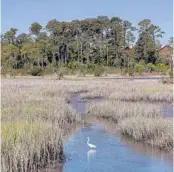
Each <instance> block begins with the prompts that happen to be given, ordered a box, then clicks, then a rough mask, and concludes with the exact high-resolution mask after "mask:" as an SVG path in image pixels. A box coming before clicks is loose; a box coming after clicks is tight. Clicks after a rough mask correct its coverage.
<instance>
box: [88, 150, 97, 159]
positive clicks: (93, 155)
mask: <svg viewBox="0 0 174 172" xmlns="http://www.w3.org/2000/svg"><path fill="white" fill-rule="evenodd" d="M95 156H96V150H95V149H90V150H89V151H88V152H87V158H88V161H90V160H92V159H94V158H95Z"/></svg>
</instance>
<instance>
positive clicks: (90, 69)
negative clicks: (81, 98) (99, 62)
mask: <svg viewBox="0 0 174 172" xmlns="http://www.w3.org/2000/svg"><path fill="white" fill-rule="evenodd" d="M87 68H88V72H89V73H94V72H95V64H93V63H89V64H88V67H87Z"/></svg>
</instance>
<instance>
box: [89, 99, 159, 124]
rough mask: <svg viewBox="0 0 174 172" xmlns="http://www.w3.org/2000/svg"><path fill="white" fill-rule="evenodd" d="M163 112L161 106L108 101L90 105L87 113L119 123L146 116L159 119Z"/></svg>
mask: <svg viewBox="0 0 174 172" xmlns="http://www.w3.org/2000/svg"><path fill="white" fill-rule="evenodd" d="M161 112H162V107H161V106H160V105H152V104H148V103H143V102H141V103H136V104H135V103H133V102H122V101H110V100H106V101H103V102H100V103H95V104H91V105H88V107H87V113H88V114H89V115H93V116H97V117H99V118H106V119H108V120H111V121H114V122H116V123H118V122H119V121H120V120H122V119H126V118H129V117H137V116H144V117H148V118H157V117H159V116H160V114H161Z"/></svg>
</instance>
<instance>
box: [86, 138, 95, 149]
mask: <svg viewBox="0 0 174 172" xmlns="http://www.w3.org/2000/svg"><path fill="white" fill-rule="evenodd" d="M87 138H88V141H87V145H88V146H89V147H90V148H91V149H93V148H96V146H95V145H93V144H91V143H89V137H87Z"/></svg>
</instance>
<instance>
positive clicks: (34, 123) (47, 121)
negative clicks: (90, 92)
mask: <svg viewBox="0 0 174 172" xmlns="http://www.w3.org/2000/svg"><path fill="white" fill-rule="evenodd" d="M59 84H60V83H59ZM68 91H69V90H68V86H67V87H66V89H64V86H63V84H62V85H61V84H60V86H59V87H58V84H55V83H54V82H51V83H46V82H45V81H44V82H43V81H40V80H39V81H36V82H34V81H33V83H32V82H31V81H26V83H22V82H21V81H15V82H14V83H13V81H7V82H6V81H5V82H3V83H2V106H1V111H2V116H1V122H2V128H1V133H2V139H1V149H2V152H1V168H2V171H4V172H13V171H14V172H15V171H20V172H26V171H27V172H28V171H42V170H41V169H42V168H43V167H44V166H45V165H48V164H51V161H53V160H57V161H62V160H63V158H64V155H63V140H64V139H65V137H66V134H65V133H66V132H67V131H66V128H67V127H68V128H70V125H71V124H75V123H78V122H80V120H81V119H80V116H79V115H78V113H77V112H76V111H75V110H74V109H72V108H71V106H70V105H69V104H68V103H67V100H68ZM70 91H71V90H70Z"/></svg>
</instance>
